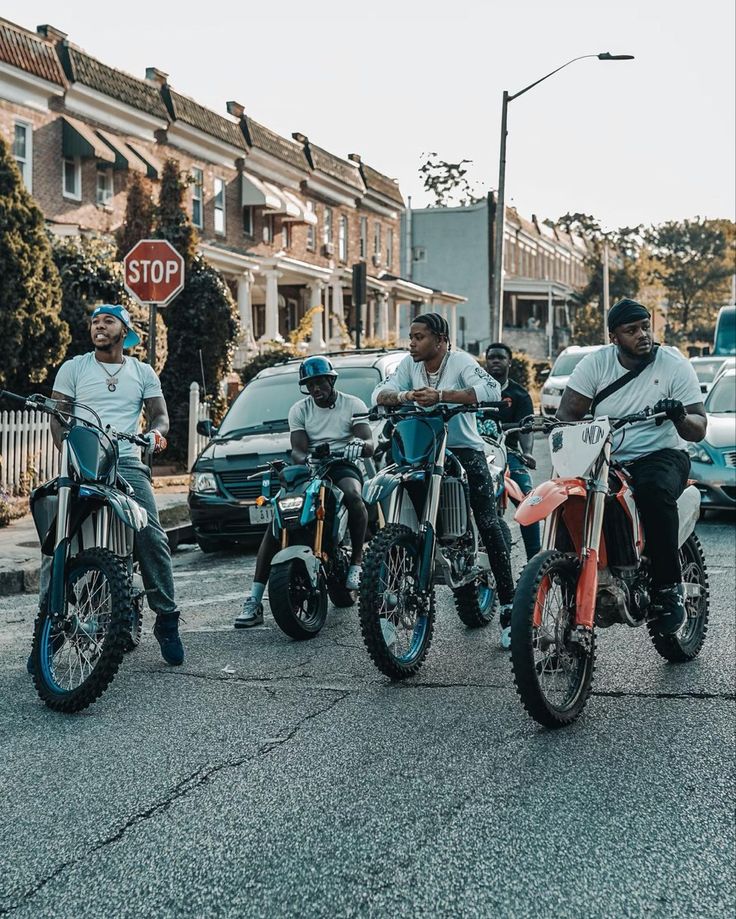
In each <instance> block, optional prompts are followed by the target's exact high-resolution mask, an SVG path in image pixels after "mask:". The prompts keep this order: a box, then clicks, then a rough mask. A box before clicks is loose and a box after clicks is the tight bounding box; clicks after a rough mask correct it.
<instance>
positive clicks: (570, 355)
mask: <svg viewBox="0 0 736 919" xmlns="http://www.w3.org/2000/svg"><path fill="white" fill-rule="evenodd" d="M603 347H604V346H603V345H570V347H569V348H565V350H564V351H560V353H559V354H558V356H557V360H556V361H555V362H554V364H553V365H552V369H551V370H550V372H549V376H548V377H547V380H546V381H545V384H544V386H543V387H542V399H541V402H542V414H543V415H555V414H556V413H557V409H558V408H559V407H560V400H561V399H562V393H563V392H564V391H565V387H566V386H567V381H568V380H569V379H570V376H571V375H572V372H573V370H574V369H575V368H576V367H577V365H578V364H579V363H580V361H582V359H583V358H584V357H585V356H586V354H592V352H593V351H598V350H599V349H600V348H603Z"/></svg>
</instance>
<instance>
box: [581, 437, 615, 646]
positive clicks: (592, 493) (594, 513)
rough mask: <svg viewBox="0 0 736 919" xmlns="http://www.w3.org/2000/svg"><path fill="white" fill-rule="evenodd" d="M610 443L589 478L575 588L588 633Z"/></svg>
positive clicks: (583, 623) (606, 484) (593, 602)
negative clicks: (592, 475) (595, 471)
mask: <svg viewBox="0 0 736 919" xmlns="http://www.w3.org/2000/svg"><path fill="white" fill-rule="evenodd" d="M610 461H611V444H610V442H608V443H606V445H605V447H604V450H603V458H602V462H601V464H600V466H599V468H598V470H597V475H596V476H595V478H593V477H591V479H590V480H589V481H588V506H587V508H586V514H585V525H584V529H583V544H582V549H581V552H580V563H581V564H580V574H579V576H578V583H577V587H576V589H575V626H576V629H577V630H579V631H582V632H583V633H584V634H585V635H587V634H588V633H592V631H593V623H594V621H595V601H596V596H597V594H598V556H599V552H600V545H601V533H602V531H603V512H604V510H605V506H606V496H607V495H608V470H609V466H610Z"/></svg>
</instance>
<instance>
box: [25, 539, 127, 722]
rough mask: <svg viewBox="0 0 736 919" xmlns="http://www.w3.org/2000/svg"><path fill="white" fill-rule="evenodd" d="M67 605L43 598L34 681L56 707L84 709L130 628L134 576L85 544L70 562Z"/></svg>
mask: <svg viewBox="0 0 736 919" xmlns="http://www.w3.org/2000/svg"><path fill="white" fill-rule="evenodd" d="M65 597H66V603H65V610H64V614H63V615H62V616H59V617H53V616H51V615H50V613H49V610H48V604H47V603H44V604H43V608H42V609H41V610H40V612H39V615H38V618H37V619H36V624H35V628H34V635H33V652H32V653H33V682H34V683H35V686H36V691H37V692H38V695H39V696H40V698H41V699H42V700H43V701H44V702H45V703H46V705H48V707H49V708H52V709H54V710H55V711H58V712H66V713H71V712H80V711H82V709H85V708H87V706H88V705H91V704H92V703H93V702H94V701H95V700H96V699H98V698H99V697H100V696H101V695H102V693H103V692H104V691H105V690H106V689H107V687H108V686H109V685H110V683H111V682H112V680H113V678H114V676H115V674H116V673H117V671H118V667H119V666H120V663H121V661H122V659H123V654H124V650H125V642H126V638H127V637H128V636H129V629H130V612H131V598H130V579H129V576H128V571H127V569H126V565H125V562H124V561H123V560H122V559H121V558H120V557H119V556H117V555H115V554H114V553H113V552H110V550H109V549H100V548H94V549H85V550H84V551H83V552H80V553H79V554H78V555H76V556H75V557H74V558H72V559H71V560H70V561H69V563H68V565H67V571H66V578H65Z"/></svg>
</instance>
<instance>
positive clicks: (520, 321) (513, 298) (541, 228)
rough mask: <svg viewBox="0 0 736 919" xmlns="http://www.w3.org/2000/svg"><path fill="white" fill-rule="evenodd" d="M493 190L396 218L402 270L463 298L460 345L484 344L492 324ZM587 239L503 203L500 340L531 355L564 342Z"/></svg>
mask: <svg viewBox="0 0 736 919" xmlns="http://www.w3.org/2000/svg"><path fill="white" fill-rule="evenodd" d="M494 215H495V201H494V199H493V197H492V196H489V198H488V199H486V200H485V201H482V202H480V203H478V204H473V205H470V206H467V207H431V208H417V209H415V208H412V209H411V210H410V211H406V213H405V214H404V215H403V216H402V236H401V239H402V253H401V254H402V265H403V266H404V275H405V276H407V277H409V278H411V280H412V281H414V282H415V283H418V284H422V285H426V286H429V287H436V288H440V289H446V290H453V291H456V292H457V293H458V294H462V295H463V296H464V297H466V298H467V302H466V303H464V304H462V305H461V306H460V307H459V309H458V316H459V327H460V330H459V336H460V337H459V344H460V346H461V347H466V348H468V350H473V351H476V350H481V351H482V350H483V349H484V348H485V347H486V346H487V345H488V344H489V342H490V341H492V340H493V339H494V338H495V334H493V333H492V332H491V328H490V299H491V281H492V265H493V229H494V227H493V221H494ZM587 253H588V250H587V246H586V242H585V240H583V239H581V238H580V237H577V236H570V235H569V234H568V233H565V232H562V231H559V230H555V229H552V228H550V227H548V226H546V225H545V224H543V223H542V224H540V223H539V221H538V220H537V218H536V217H535V216H534V217H532V220H531V221H529V220H526V219H524V218H523V217H521V216H520V215H519V214H518V213H517V212H516V210H514V209H513V208H507V209H506V230H505V248H504V298H503V338H504V341H506V342H507V343H508V344H509V345H511V346H512V347H514V348H518V349H519V350H522V351H525V352H526V353H527V354H529V355H530V356H532V357H537V358H543V357H548V356H550V355H553V354H556V353H557V352H558V351H559V350H560V349H561V348H564V347H565V346H566V345H567V344H568V343H569V338H570V326H571V321H572V316H571V298H572V297H573V295H574V293H575V292H576V291H579V290H580V289H582V288H583V287H584V286H585V284H586V283H587V281H588V272H587V269H586V267H585V257H586V255H587Z"/></svg>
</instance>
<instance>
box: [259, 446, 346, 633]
mask: <svg viewBox="0 0 736 919" xmlns="http://www.w3.org/2000/svg"><path fill="white" fill-rule="evenodd" d="M338 460H339V461H340V462H341V464H344V460H343V458H342V452H341V451H336V452H335V453H332V454H330V453H329V452H328V451H327V450H324V451H323V452H322V454H321V455H319V456H318V455H316V454H315V455H313V462H312V463H311V464H310V465H296V466H289V465H287V464H286V463H285V462H283V461H282V460H274V461H272V462H270V463H268V465H266V466H263V467H260V468H259V470H258V471H257V473H256V475H254V476H250V478H256V477H259V476H262V489H261V496H260V497H259V498H258V500H257V502H256V503H257V504H259V505H260V506H261V507H262V508H263V509H264V510H267V509H269V508H270V511H271V512H270V514H269V517H271V526H272V532H273V535H274V537H275V539H276V540H277V541H278V542H279V544H280V546H281V549H280V550H279V551H278V552H277V553H276V555H275V556H274V558H273V561H272V562H271V573H270V575H269V578H268V597H269V604H270V607H271V612H272V613H273V618H274V619H275V620H276V622H277V623H278V625H279V627H280V628H281V630H282V631H283V632H285V633H286V634H287V635H288V636H289V637H291V638H295V639H297V640H304V639H308V638H314V637H315V636H316V635H317V634H319V632H320V631H321V629H322V627H323V626H324V624H325V621H326V619H327V598H328V596H329V599H330V600H331V601H332V603H333V604H334V605H335V606H337V607H348V606H353V604H354V603H355V598H356V594H355V591H351V590H348V589H347V588H346V587H345V579H346V577H347V573H348V568H349V567H350V551H349V549H348V548H347V546H346V539H347V526H348V512H347V508H346V507H345V503H344V501H343V493H342V491H341V490H340V489H339V488H338V487H337V486H336V485H335V484H334V483H333V482H332V479H331V478H330V468H331V466H332V465H333V464H334V463H335V462H336V461H338ZM274 476H276V477H277V478H278V481H279V483H280V485H281V488H280V489H279V491H278V493H277V494H276V495H274V496H273V497H271V480H272V478H273V477H274Z"/></svg>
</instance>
